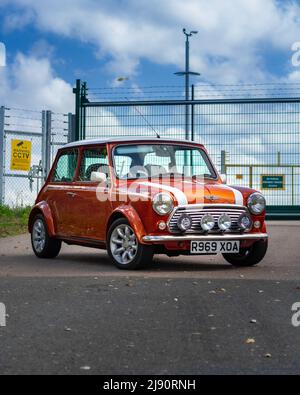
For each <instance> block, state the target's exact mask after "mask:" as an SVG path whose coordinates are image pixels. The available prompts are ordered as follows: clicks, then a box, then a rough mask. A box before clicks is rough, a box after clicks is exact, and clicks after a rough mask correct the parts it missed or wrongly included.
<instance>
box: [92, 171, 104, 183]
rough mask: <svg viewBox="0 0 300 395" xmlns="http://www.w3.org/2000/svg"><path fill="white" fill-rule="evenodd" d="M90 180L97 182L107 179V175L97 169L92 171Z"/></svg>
mask: <svg viewBox="0 0 300 395" xmlns="http://www.w3.org/2000/svg"><path fill="white" fill-rule="evenodd" d="M91 181H92V182H99V184H101V183H103V182H106V181H107V176H106V174H105V173H101V172H99V171H92V174H91Z"/></svg>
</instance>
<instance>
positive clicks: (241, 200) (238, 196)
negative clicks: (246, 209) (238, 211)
mask: <svg viewBox="0 0 300 395" xmlns="http://www.w3.org/2000/svg"><path fill="white" fill-rule="evenodd" d="M230 189H231V190H232V192H233V193H234V197H235V204H238V205H239V206H243V205H244V198H243V195H242V193H241V192H240V191H238V190H237V189H235V188H230Z"/></svg>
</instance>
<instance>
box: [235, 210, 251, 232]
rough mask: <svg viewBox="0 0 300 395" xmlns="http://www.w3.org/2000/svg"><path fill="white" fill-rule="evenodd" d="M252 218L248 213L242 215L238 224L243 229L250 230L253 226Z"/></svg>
mask: <svg viewBox="0 0 300 395" xmlns="http://www.w3.org/2000/svg"><path fill="white" fill-rule="evenodd" d="M252 225H253V223H252V219H251V218H250V216H249V215H247V214H246V213H243V214H241V215H240V217H239V219H238V226H239V228H240V229H241V230H244V231H246V230H250V229H251V228H252Z"/></svg>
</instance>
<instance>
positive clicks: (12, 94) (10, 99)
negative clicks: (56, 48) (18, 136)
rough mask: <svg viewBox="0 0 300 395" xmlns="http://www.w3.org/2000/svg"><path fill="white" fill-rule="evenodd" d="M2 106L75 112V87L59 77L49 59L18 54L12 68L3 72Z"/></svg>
mask: <svg viewBox="0 0 300 395" xmlns="http://www.w3.org/2000/svg"><path fill="white" fill-rule="evenodd" d="M0 88H1V89H0V103H1V104H2V103H3V104H5V105H7V106H15V107H18V106H19V107H21V108H24V107H26V108H29V109H34V108H36V109H39V110H40V109H42V108H43V109H50V110H52V111H56V112H68V111H72V110H73V107H74V98H73V94H72V87H71V85H69V84H68V83H66V82H65V81H64V80H62V79H61V78H58V77H57V76H56V75H55V73H54V71H53V69H52V67H51V64H50V61H49V59H47V58H38V57H34V56H26V55H24V54H22V53H18V54H17V55H16V58H15V59H14V62H13V64H12V65H9V66H7V67H5V68H1V69H0Z"/></svg>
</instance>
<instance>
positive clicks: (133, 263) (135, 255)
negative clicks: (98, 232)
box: [107, 218, 153, 270]
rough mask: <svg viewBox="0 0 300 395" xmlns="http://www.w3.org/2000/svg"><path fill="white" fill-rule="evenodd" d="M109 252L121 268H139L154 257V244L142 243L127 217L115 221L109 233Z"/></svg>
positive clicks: (116, 264)
mask: <svg viewBox="0 0 300 395" xmlns="http://www.w3.org/2000/svg"><path fill="white" fill-rule="evenodd" d="M107 251H108V254H109V256H110V258H111V260H112V261H113V263H114V264H115V266H117V267H118V268H119V269H125V270H126V269H127V270H133V269H139V268H142V267H144V266H146V265H148V264H149V263H151V261H152V258H153V248H152V246H147V245H143V244H140V243H139V241H138V239H137V237H136V234H135V233H134V230H133V229H132V227H131V226H130V225H129V222H128V221H127V219H125V218H120V219H117V220H116V221H114V222H113V223H112V225H111V227H110V228H109V231H108V235H107Z"/></svg>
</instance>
